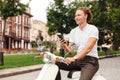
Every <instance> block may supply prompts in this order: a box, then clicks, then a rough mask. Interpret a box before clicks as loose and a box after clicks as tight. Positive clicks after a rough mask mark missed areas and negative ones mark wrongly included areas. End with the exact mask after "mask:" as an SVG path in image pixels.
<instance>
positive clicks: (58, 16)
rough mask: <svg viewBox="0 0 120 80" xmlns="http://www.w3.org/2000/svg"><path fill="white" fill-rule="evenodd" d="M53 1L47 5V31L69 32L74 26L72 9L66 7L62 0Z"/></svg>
mask: <svg viewBox="0 0 120 80" xmlns="http://www.w3.org/2000/svg"><path fill="white" fill-rule="evenodd" d="M54 1H55V3H54V4H51V5H50V7H48V12H47V19H48V22H47V26H48V27H49V29H48V33H49V34H55V33H57V32H59V33H62V34H63V33H69V32H70V30H71V28H73V27H75V21H74V18H73V16H74V14H70V13H74V11H75V10H74V9H70V8H69V7H68V8H67V6H66V5H64V4H63V0H54Z"/></svg>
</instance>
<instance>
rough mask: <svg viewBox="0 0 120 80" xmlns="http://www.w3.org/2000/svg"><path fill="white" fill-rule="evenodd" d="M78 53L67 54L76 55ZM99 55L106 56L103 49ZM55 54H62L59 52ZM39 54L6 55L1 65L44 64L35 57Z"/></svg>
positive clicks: (3, 67)
mask: <svg viewBox="0 0 120 80" xmlns="http://www.w3.org/2000/svg"><path fill="white" fill-rule="evenodd" d="M111 52H112V53H113V54H120V50H118V51H111ZM75 54H76V53H74V54H72V55H67V56H74V55H75ZM98 54H99V56H104V55H105V53H104V52H103V51H99V53H98ZM55 55H60V54H59V53H58V52H57V53H55ZM35 56H37V54H16V55H4V65H2V66H0V69H6V68H15V67H23V66H30V65H37V64H43V61H42V59H41V58H38V59H35Z"/></svg>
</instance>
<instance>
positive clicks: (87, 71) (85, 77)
mask: <svg viewBox="0 0 120 80" xmlns="http://www.w3.org/2000/svg"><path fill="white" fill-rule="evenodd" d="M98 68H99V67H98V66H97V67H96V66H95V65H93V64H91V63H86V64H85V65H84V67H82V69H81V77H80V80H92V78H93V76H94V75H95V73H96V72H97V71H98Z"/></svg>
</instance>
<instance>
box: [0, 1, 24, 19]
mask: <svg viewBox="0 0 120 80" xmlns="http://www.w3.org/2000/svg"><path fill="white" fill-rule="evenodd" d="M25 9H26V5H24V4H22V3H20V0H3V1H1V5H0V11H1V15H0V16H1V17H2V18H3V19H7V18H8V17H11V16H17V15H20V14H22V13H23V12H24V11H25Z"/></svg>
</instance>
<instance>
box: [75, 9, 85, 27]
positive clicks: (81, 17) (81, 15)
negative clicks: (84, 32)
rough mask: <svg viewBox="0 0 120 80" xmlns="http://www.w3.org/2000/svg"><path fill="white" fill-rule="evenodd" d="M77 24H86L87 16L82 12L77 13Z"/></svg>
mask: <svg viewBox="0 0 120 80" xmlns="http://www.w3.org/2000/svg"><path fill="white" fill-rule="evenodd" d="M74 19H75V21H76V24H78V25H81V24H83V23H84V22H86V19H87V15H86V14H85V13H84V12H83V11H82V10H77V11H76V13H75V18H74Z"/></svg>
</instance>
